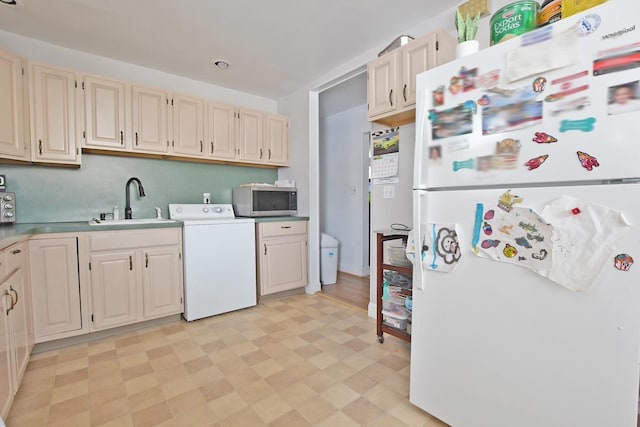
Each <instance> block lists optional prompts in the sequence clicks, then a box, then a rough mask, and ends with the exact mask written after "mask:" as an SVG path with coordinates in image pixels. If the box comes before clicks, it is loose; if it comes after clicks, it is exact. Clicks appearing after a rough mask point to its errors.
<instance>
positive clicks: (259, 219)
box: [254, 216, 309, 224]
mask: <svg viewBox="0 0 640 427" xmlns="http://www.w3.org/2000/svg"><path fill="white" fill-rule="evenodd" d="M254 219H255V220H256V224H258V223H261V222H283V221H309V217H308V216H263V217H257V218H254Z"/></svg>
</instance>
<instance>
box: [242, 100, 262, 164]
mask: <svg viewBox="0 0 640 427" xmlns="http://www.w3.org/2000/svg"><path fill="white" fill-rule="evenodd" d="M263 131H264V130H263V128H262V113H261V112H260V111H254V110H248V109H246V108H239V109H238V130H237V135H238V144H237V148H236V149H237V153H238V158H239V159H240V160H247V161H257V162H262V160H263V156H264V151H263V148H262V134H263Z"/></svg>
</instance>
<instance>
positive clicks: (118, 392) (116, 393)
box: [89, 383, 127, 408]
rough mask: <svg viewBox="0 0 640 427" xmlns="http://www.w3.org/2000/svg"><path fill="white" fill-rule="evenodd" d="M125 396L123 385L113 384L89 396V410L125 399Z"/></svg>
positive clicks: (125, 390)
mask: <svg viewBox="0 0 640 427" xmlns="http://www.w3.org/2000/svg"><path fill="white" fill-rule="evenodd" d="M126 396H127V389H126V388H125V386H124V384H123V383H117V384H113V385H111V386H108V387H104V388H101V389H100V390H96V391H93V392H92V393H90V394H89V398H90V403H91V408H95V407H98V406H102V405H104V404H106V403H108V402H111V401H114V400H118V399H121V398H125V397H126Z"/></svg>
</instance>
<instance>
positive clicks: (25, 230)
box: [0, 221, 182, 249]
mask: <svg viewBox="0 0 640 427" xmlns="http://www.w3.org/2000/svg"><path fill="white" fill-rule="evenodd" d="M171 227H182V221H176V222H168V223H164V224H132V225H101V226H97V225H89V223H88V222H87V221H74V222H40V223H28V224H27V223H24V224H3V225H2V226H0V249H4V248H6V247H7V246H10V245H12V244H14V243H16V242H19V241H20V240H23V239H25V238H26V237H28V236H31V235H33V234H49V233H80V232H87V231H110V230H134V229H149V228H171Z"/></svg>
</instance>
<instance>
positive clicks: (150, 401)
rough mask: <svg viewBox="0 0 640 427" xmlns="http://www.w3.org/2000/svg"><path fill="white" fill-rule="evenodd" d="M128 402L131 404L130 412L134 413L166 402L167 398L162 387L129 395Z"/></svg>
mask: <svg viewBox="0 0 640 427" xmlns="http://www.w3.org/2000/svg"><path fill="white" fill-rule="evenodd" d="M127 400H128V402H129V412H131V413H134V412H137V411H140V410H142V409H146V408H148V407H150V406H153V405H156V404H158V403H160V402H164V400H165V397H164V395H163V394H162V389H161V388H160V386H156V387H152V388H150V389H147V390H143V391H141V392H138V393H136V394H133V395H128V396H127Z"/></svg>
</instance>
